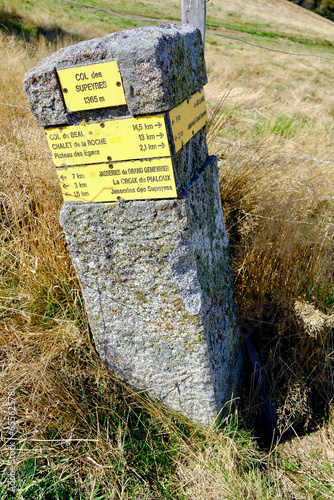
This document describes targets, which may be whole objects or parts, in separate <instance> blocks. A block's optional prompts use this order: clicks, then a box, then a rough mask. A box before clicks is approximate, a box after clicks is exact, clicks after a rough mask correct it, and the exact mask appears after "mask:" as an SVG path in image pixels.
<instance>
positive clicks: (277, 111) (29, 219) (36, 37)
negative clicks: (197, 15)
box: [0, 0, 334, 500]
mask: <svg viewBox="0 0 334 500" xmlns="http://www.w3.org/2000/svg"><path fill="white" fill-rule="evenodd" d="M85 3H86V2H85ZM87 3H89V2H87ZM92 3H93V4H94V5H97V6H100V7H102V8H105V9H111V10H113V11H116V12H119V13H121V14H123V15H126V16H129V17H134V16H148V17H156V18H159V19H165V20H168V19H175V20H178V19H179V18H180V6H179V2H178V1H168V2H165V3H164V4H163V5H161V3H160V2H157V1H156V0H149V1H146V2H127V3H126V2H124V1H121V0H118V1H117V0H115V1H114V2H113V3H112V5H111V3H110V2H107V0H95V2H92ZM207 11H208V12H207V13H208V28H209V30H208V33H207V36H206V62H207V68H208V76H209V83H208V85H207V87H206V97H207V101H208V107H209V110H210V114H211V122H210V126H209V127H208V139H209V145H210V150H211V153H212V154H216V155H217V156H218V157H219V165H220V171H221V197H222V203H223V208H224V214H225V219H226V224H227V228H228V232H229V238H230V243H231V254H232V261H233V270H234V276H235V287H236V299H237V306H238V311H239V318H240V326H241V331H242V333H243V335H245V336H247V337H249V338H250V339H251V341H252V342H253V344H254V345H255V347H256V349H257V350H258V352H259V355H260V357H261V359H262V361H263V367H264V370H265V373H266V375H267V378H268V380H269V384H270V387H271V393H272V398H273V399H274V400H275V404H276V405H277V408H278V410H277V414H278V428H277V430H276V432H273V428H272V426H270V424H268V423H267V422H266V420H265V418H264V414H263V403H264V396H263V394H262V393H261V390H260V389H259V388H258V387H257V385H256V382H255V380H254V376H253V375H252V366H251V363H250V362H249V360H248V355H247V350H246V348H245V377H244V386H243V390H242V393H241V394H240V398H239V400H238V405H237V410H235V411H233V412H230V413H229V414H228V416H227V417H226V418H225V420H224V421H223V422H222V423H221V424H220V425H219V427H217V428H209V429H205V428H202V427H200V426H196V425H193V424H192V423H190V422H188V421H186V420H184V419H182V418H180V417H179V416H177V415H174V414H173V413H171V412H170V411H169V410H168V409H167V408H164V407H163V406H161V405H158V404H154V403H152V401H150V400H149V399H148V398H146V397H145V396H144V395H143V394H136V393H134V392H133V391H131V390H130V389H129V388H127V387H125V386H124V385H123V384H121V383H120V382H119V381H117V380H116V379H114V378H113V377H112V376H111V375H110V374H109V373H107V371H106V369H105V368H104V366H103V365H102V364H101V362H100V361H99V358H98V356H97V354H96V352H95V349H94V345H93V344H92V341H91V338H90V336H89V331H88V325H87V319H86V315H85V311H84V308H83V304H82V297H81V292H80V286H79V283H78V281H77V278H76V276H75V272H74V270H73V268H72V265H71V262H70V259H69V256H68V252H67V248H66V245H65V240H64V235H63V232H62V230H61V227H60V226H59V223H58V216H59V210H60V207H61V203H62V199H61V193H60V189H59V186H58V181H57V179H56V174H55V171H54V166H53V164H52V161H51V155H50V152H49V150H48V147H47V144H46V141H45V136H44V133H43V131H42V130H41V129H39V128H37V127H36V125H35V122H34V119H33V117H32V115H31V113H30V111H29V109H24V108H15V107H10V106H4V105H3V104H0V124H1V125H0V151H1V155H0V165H1V169H0V220H1V234H0V238H1V244H0V255H1V267H0V269H1V280H0V332H1V335H0V353H1V361H2V363H1V367H2V369H1V372H0V407H1V413H2V415H3V416H4V417H3V418H4V419H5V420H4V425H3V426H2V428H1V450H0V457H1V458H0V463H1V465H2V468H1V471H2V472H1V479H0V498H2V499H4V500H5V499H7V498H24V499H29V500H30V499H31V500H35V499H41V500H42V499H43V500H44V499H57V498H58V499H62V500H65V499H77V498H78V499H79V498H80V499H96V500H97V499H102V498H107V499H121V500H135V499H136V500H155V499H158V498H165V499H173V500H174V499H178V500H185V499H189V500H204V499H205V500H221V499H228V500H235V499H240V500H241V499H249V500H264V499H291V500H294V499H298V500H299V499H322V498H334V454H333V449H334V448H333V446H334V432H333V431H334V429H333V425H334V414H333V412H334V409H333V404H332V398H333V397H334V390H333V388H334V370H333V367H334V365H333V349H334V347H333V345H334V342H333V323H334V313H333V303H334V282H333V270H334V269H333V268H334V266H333V264H334V261H333V255H334V253H333V246H334V243H333V233H334V231H333V229H334V221H333V218H334V204H333V185H334V182H333V181H334V170H333V168H334V165H333V163H321V162H318V161H312V160H306V159H303V158H296V157H292V156H287V155H282V154H276V153H274V151H276V152H279V153H288V154H292V155H300V156H302V157H311V158H315V159H319V160H325V161H326V160H327V161H329V162H334V155H333V152H334V145H333V130H334V97H333V92H332V82H333V77H334V25H333V23H331V22H330V21H328V20H326V19H323V18H321V17H319V16H317V15H315V14H313V13H311V12H308V11H305V10H304V9H301V8H299V7H297V6H296V5H294V4H293V3H291V2H288V1H285V0H275V1H274V0H267V1H263V0H262V1H260V0H250V1H248V2H247V9H245V3H244V2H242V1H241V0H233V2H223V1H222V0H219V1H218V0H210V2H209V3H208V4H207ZM147 23H148V22H143V21H134V20H127V19H122V18H117V17H113V16H111V15H110V14H108V13H107V12H103V11H98V10H92V9H87V8H84V7H81V6H79V5H75V4H70V3H67V2H65V1H64V0H59V1H57V2H51V1H50V0H44V1H43V0H29V2H28V1H27V2H19V1H17V0H12V1H8V0H7V1H2V2H0V24H1V25H2V26H3V27H2V28H1V31H0V50H1V55H2V57H1V59H0V103H7V104H13V105H17V106H28V103H27V99H26V97H25V95H24V92H23V89H22V79H23V75H24V73H25V71H27V70H28V69H30V68H31V67H33V66H34V65H35V64H36V63H37V62H38V61H39V60H41V59H42V58H43V57H45V56H46V55H48V54H50V53H51V52H53V51H55V50H56V49H57V48H59V47H60V46H64V45H68V44H70V43H75V42H76V41H78V40H81V39H88V38H91V37H95V36H103V35H104V34H106V33H109V32H112V31H115V30H123V29H128V28H131V27H136V26H141V25H143V24H147ZM209 31H210V32H209ZM211 31H214V32H215V33H216V34H219V35H223V36H224V37H232V38H234V39H230V38H224V37H221V36H217V35H214V34H213V33H211ZM13 32H14V33H15V34H16V35H15V36H14V35H12V33H13ZM18 35H20V36H18ZM22 35H23V36H22ZM236 38H237V39H239V41H238V40H236ZM244 42H247V43H244ZM249 43H251V44H254V45H258V46H261V47H264V48H266V49H271V50H265V49H264V48H259V47H255V46H254V45H249ZM275 51H281V52H275ZM284 52H289V53H294V54H299V55H291V54H286V53H284ZM303 54H304V55H303ZM305 54H311V55H310V56H307V55H305ZM318 55H320V56H322V58H319V57H314V56H318ZM241 146H242V147H241ZM13 401H15V412H14V413H15V419H16V420H15V421H16V434H15V435H14V437H15V438H16V439H17V441H16V445H15V449H14V451H13V452H12V453H14V455H15V463H16V487H17V489H16V493H15V494H11V493H10V492H9V490H8V485H9V477H10V476H9V473H10V456H11V455H10V448H9V446H8V444H9V443H10V442H11V441H10V434H9V429H10V425H9V423H8V411H9V410H8V409H9V405H10V404H12V403H13ZM11 408H13V406H11ZM6 419H7V420H6ZM12 442H13V441H12Z"/></svg>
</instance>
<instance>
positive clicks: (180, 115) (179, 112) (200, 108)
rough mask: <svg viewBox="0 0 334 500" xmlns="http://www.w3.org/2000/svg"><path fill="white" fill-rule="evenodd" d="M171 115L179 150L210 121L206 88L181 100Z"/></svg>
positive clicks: (176, 146)
mask: <svg viewBox="0 0 334 500" xmlns="http://www.w3.org/2000/svg"><path fill="white" fill-rule="evenodd" d="M169 116H170V121H171V124H172V131H173V137H174V144H175V149H176V151H179V150H180V149H181V148H182V147H183V146H184V145H185V144H187V142H188V141H190V139H191V138H192V137H193V136H194V135H195V134H196V133H197V132H198V131H199V130H201V128H203V127H204V125H206V123H207V121H208V114H207V110H206V104H205V96H204V90H203V89H202V90H201V91H199V92H196V93H195V94H193V95H192V96H191V97H189V99H186V100H185V101H183V102H181V104H179V105H178V106H176V108H174V109H172V110H171V111H170V112H169Z"/></svg>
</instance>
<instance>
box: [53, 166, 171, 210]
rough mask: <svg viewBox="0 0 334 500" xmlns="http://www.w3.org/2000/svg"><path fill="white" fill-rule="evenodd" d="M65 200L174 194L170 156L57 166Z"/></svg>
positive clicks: (130, 197) (114, 199)
mask: <svg viewBox="0 0 334 500" xmlns="http://www.w3.org/2000/svg"><path fill="white" fill-rule="evenodd" d="M57 174H58V177H59V181H60V186H61V190H62V193H63V196H64V200H66V201H83V202H92V201H96V202H108V201H117V200H120V199H124V200H147V199H157V198H176V197H177V192H176V186H175V179H174V172H173V165H172V160H171V158H157V159H153V160H142V161H140V160H135V161H122V162H116V163H110V164H109V165H108V164H99V165H96V164H95V165H85V166H83V165H81V166H79V167H64V168H57Z"/></svg>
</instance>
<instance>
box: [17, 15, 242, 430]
mask: <svg viewBox="0 0 334 500" xmlns="http://www.w3.org/2000/svg"><path fill="white" fill-rule="evenodd" d="M110 61H116V62H117V68H118V70H119V81H118V80H117V78H116V80H117V82H116V84H117V86H122V88H123V89H124V98H125V99H124V102H123V103H122V101H117V102H116V101H115V103H114V104H113V101H112V98H111V100H110V102H109V100H108V98H107V97H108V96H107V95H106V94H103V95H104V96H107V97H106V101H105V102H107V101H108V105H107V106H103V105H99V106H100V107H97V108H94V107H93V108H92V107H91V104H88V105H87V106H90V108H89V109H88V107H86V108H85V109H79V110H77V109H75V110H73V109H72V110H71V106H72V104H70V105H69V104H68V101H67V100H66V99H67V96H66V93H68V92H69V89H67V88H64V84H63V83H62V81H61V70H64V69H68V68H78V71H77V73H74V74H75V78H76V79H78V78H81V77H80V75H85V76H86V74H87V75H88V70H89V71H90V69H91V68H90V65H92V64H99V63H107V62H110ZM101 67H102V68H104V67H106V66H101ZM99 68H100V67H99ZM102 73H103V71H102V72H101V73H98V72H97V73H96V74H97V75H99V74H101V75H102ZM92 74H93V72H92ZM82 78H83V77H82ZM87 80H88V78H87ZM89 81H90V80H89ZM101 81H102V80H101ZM206 81H207V80H206V71H205V63H204V55H203V46H202V40H201V35H200V32H199V31H198V30H196V29H195V28H193V27H191V26H185V25H181V26H180V25H173V24H167V25H162V26H158V27H144V28H139V29H135V30H129V31H124V32H119V33H114V34H111V35H108V36H106V37H104V38H100V39H95V40H90V41H85V42H81V43H78V44H77V45H74V46H71V47H66V48H64V49H61V50H59V51H58V52H56V53H54V54H53V55H51V56H50V57H48V58H46V59H44V60H43V61H41V62H40V63H39V64H38V65H37V66H36V67H35V68H33V69H32V70H30V71H29V72H28V73H26V75H25V79H24V87H25V90H26V92H27V95H28V98H29V102H30V106H31V110H32V112H33V114H34V116H35V118H36V121H37V123H38V125H40V126H44V127H45V128H46V134H47V137H48V140H50V137H51V142H49V144H50V147H51V150H52V148H54V150H53V151H52V154H53V158H54V159H55V158H57V157H56V156H55V154H56V153H55V151H58V153H57V154H58V158H59V157H60V156H59V151H60V150H64V151H65V150H66V148H68V151H70V152H73V151H74V152H76V155H77V156H76V158H77V159H76V160H75V161H74V160H73V158H70V157H69V155H70V154H68V155H67V156H68V158H67V159H66V160H64V164H61V165H59V163H58V164H57V161H56V160H55V163H56V166H57V169H58V175H59V178H60V182H61V186H62V190H63V193H64V198H65V201H64V204H63V207H62V210H61V215H60V222H61V225H62V227H63V228H64V231H65V235H66V239H67V242H68V245H69V249H70V253H71V257H72V261H73V264H74V267H75V269H76V271H77V273H78V276H79V279H80V283H81V287H82V293H83V296H84V300H85V305H86V309H87V314H88V319H89V324H90V328H91V331H92V334H93V337H94V340H95V344H96V348H97V350H98V352H99V354H100V356H101V358H102V359H103V361H104V362H105V363H106V365H107V366H108V368H109V369H110V371H111V372H112V373H114V374H116V375H117V376H118V377H120V378H121V379H123V380H124V381H126V382H127V383H129V384H130V385H131V386H133V387H134V388H137V389H139V390H145V391H147V393H148V394H149V395H150V396H151V397H152V398H154V399H157V400H159V401H162V402H163V403H165V404H167V405H168V406H170V407H171V408H173V409H174V410H176V411H179V412H181V413H182V414H183V415H185V416H187V417H189V418H190V419H192V420H194V421H197V422H201V423H204V424H209V423H212V422H213V421H214V420H215V418H216V416H217V414H218V413H219V412H220V411H221V409H222V408H223V407H224V405H225V403H226V402H228V401H229V400H230V399H231V398H232V397H233V395H235V392H236V390H237V388H238V386H239V381H240V376H241V348H240V339H239V331H238V326H237V318H236V308H235V301H234V294H233V279H232V270H231V265H230V260H229V243H228V238H227V235H226V230H225V226H224V220H223V213H222V207H221V201H220V196H219V183H218V168H217V160H216V158H215V157H210V156H208V151H207V144H206V134H205V121H203V120H205V116H204V115H205V113H206V111H202V110H203V101H204V94H203V86H204V85H205V83H206ZM78 85H83V84H82V82H81V81H78ZM99 85H100V87H103V86H104V87H105V88H106V89H107V87H108V86H111V85H109V80H108V81H104V83H98V84H96V85H95V84H94V83H93V84H91V83H89V84H87V87H78V89H79V90H74V93H75V92H76V91H77V92H78V93H80V92H81V90H82V91H83V92H86V91H87V92H88V90H90V89H95V88H99ZM73 88H74V89H75V88H76V85H74V87H73ZM87 89H88V90H87ZM110 92H112V89H111V90H110ZM92 95H93V94H92ZM198 96H199V97H198ZM75 97H76V95H75ZM92 99H93V98H90V97H89V98H86V101H87V102H88V101H90V100H92ZM94 99H95V100H97V101H98V100H99V99H100V100H101V99H102V101H104V99H105V97H102V98H99V97H97V98H95V97H94ZM182 103H183V104H182ZM204 105H205V103H204ZM180 106H184V107H180ZM197 106H198V108H197V109H198V110H201V112H200V111H198V115H196V110H195V108H196V107H197ZM79 107H80V106H79ZM190 107H191V110H190ZM173 110H180V111H179V114H178V111H177V112H176V113H175V112H173ZM191 113H192V115H191ZM194 113H195V114H194ZM188 114H189V116H190V115H191V116H190V118H189V120H188V122H187V117H188ZM194 116H195V118H193V117H194ZM145 117H149V119H155V117H157V119H158V121H157V122H154V123H156V124H157V125H154V126H153V125H152V126H151V127H152V128H154V127H157V130H156V131H154V130H153V131H150V135H149V134H146V135H145V140H146V138H149V137H150V138H151V139H152V137H155V138H156V140H158V138H157V136H159V138H160V137H163V138H162V142H161V146H160V143H158V142H155V144H156V146H154V147H155V149H154V150H153V146H152V157H151V158H149V157H148V154H146V157H145V158H140V157H139V156H138V154H137V153H136V152H134V153H133V156H132V157H131V160H130V161H129V159H127V161H126V162H125V161H123V159H122V158H121V157H119V158H117V159H116V161H115V162H114V161H113V159H114V158H115V154H116V155H117V152H115V151H116V149H115V148H116V146H114V145H113V143H116V142H115V141H116V139H117V140H118V138H114V137H110V136H108V137H107V136H106V137H107V139H106V140H104V139H102V142H103V141H104V144H105V145H106V146H105V147H106V148H107V151H108V153H107V154H108V156H107V157H106V158H105V157H104V156H103V162H102V161H101V160H100V158H99V156H100V157H101V158H102V153H101V154H100V150H96V151H97V152H96V155H95V157H96V159H94V158H95V157H93V159H92V158H91V157H90V159H89V164H86V163H85V161H86V159H87V158H88V153H87V156H85V155H86V153H85V152H84V151H85V149H84V148H85V146H84V145H85V144H87V140H86V139H87V138H85V141H82V143H81V144H82V145H81V144H80V141H77V142H75V143H74V141H72V142H70V141H71V137H72V136H74V137H77V136H80V133H81V136H84V135H85V134H86V135H87V134H88V130H89V134H93V132H94V130H95V129H94V126H93V125H92V124H96V130H95V132H94V133H100V132H99V130H100V128H102V129H101V134H100V135H99V136H98V137H102V138H103V137H104V135H103V134H104V131H103V128H104V127H105V126H106V125H108V123H109V121H112V120H114V123H117V124H119V126H120V127H121V128H122V126H123V124H124V123H125V122H122V120H123V119H124V120H128V119H131V118H136V119H138V120H139V119H142V118H145ZM120 118H122V120H120ZM178 120H180V122H182V120H183V121H184V124H185V125H183V129H184V130H183V129H182V130H181V129H180V128H179V129H177V128H175V127H176V125H175V123H174V122H175V121H178ZM127 123H130V122H127ZM131 123H132V122H131ZM136 123H137V122H136ZM138 123H139V121H138ZM150 123H151V122H150ZM152 123H153V122H152ZM158 123H162V124H163V126H162V128H161V129H160V128H159V125H158ZM182 123H183V122H182ZM79 125H80V126H79ZM80 127H81V128H80ZM89 127H91V128H89ZM92 127H93V128H92ZM99 127H100V128H99ZM121 128H120V130H121ZM93 129H94V130H93ZM135 129H136V127H135V126H133V128H132V129H131V130H133V132H131V133H130V134H129V135H128V137H126V138H124V136H120V138H119V141H123V142H124V140H127V141H129V147H130V143H131V144H132V142H131V141H132V139H133V140H134V141H138V137H139V134H138V133H137V132H136V131H135ZM78 130H79V131H81V132H77V131H78ZM71 131H74V132H71ZM82 131H83V132H82ZM157 132H159V134H160V135H159V134H158V133H157ZM183 132H184V133H183ZM62 134H63V135H62ZM120 134H121V132H120ZM132 134H133V135H134V138H132ZM187 134H188V135H187ZM52 137H55V138H56V139H55V142H54V143H52V140H53V139H52ZM62 137H69V139H66V140H65V139H64V141H65V142H61V141H63V139H62ZM87 137H88V135H87ZM109 140H110V145H109V146H108V144H109V142H108V141H109ZM152 140H153V139H152ZM66 141H67V142H66ZM159 141H160V139H159ZM163 141H165V142H163ZM148 144H149V143H148ZM152 144H153V143H152ZM157 146H159V147H160V149H159V148H158V147H157ZM131 147H133V148H134V149H133V151H137V149H136V147H137V146H136V145H135V146H131ZM109 148H110V153H109ZM166 148H167V149H166ZM131 151H132V150H131ZM101 152H102V149H101ZM80 154H81V156H82V158H83V159H82V160H78V155H80ZM92 154H93V153H92ZM94 154H95V153H94ZM119 154H120V155H121V154H123V153H119ZM131 154H132V153H129V155H130V156H131ZM103 155H105V153H103ZM129 155H128V156H129ZM160 155H161V156H160ZM61 157H62V158H66V154H65V153H62V156H61ZM59 161H63V160H59ZM73 161H74V163H72V162H73ZM80 161H82V163H80ZM99 161H100V162H99ZM94 162H95V163H94ZM131 162H132V163H131ZM134 162H135V163H134ZM138 162H140V163H138ZM169 162H170V163H169ZM165 163H166V165H165ZM131 164H133V165H135V166H136V169H137V170H136V171H137V172H138V171H140V172H151V174H147V173H146V174H145V175H146V177H145V175H144V174H142V175H143V176H144V177H139V176H137V177H135V174H132V172H134V170H133V169H132V170H131V169H130V167H129V165H130V166H131ZM74 165H75V166H74ZM138 165H139V167H138ZM156 165H160V166H158V167H157V166H156ZM161 165H162V166H161ZM152 166H153V168H152ZM170 166H171V167H170ZM93 168H94V169H95V170H94V172H93ZM108 169H112V172H113V179H114V180H115V179H116V178H117V179H118V180H119V183H122V182H124V183H128V182H131V183H133V185H134V186H138V188H137V189H136V190H135V189H134V191H135V194H130V195H129V194H128V190H127V189H128V188H126V189H123V190H120V189H119V190H118V191H117V192H118V193H121V194H120V196H117V199H115V196H114V197H112V196H111V198H110V201H104V202H96V201H92V199H88V198H87V199H85V197H84V195H87V196H88V194H89V193H88V191H89V189H90V188H89V186H90V184H89V182H90V181H91V179H90V177H89V175H90V176H92V178H93V177H94V179H96V175H97V176H100V177H101V176H103V175H107V174H108V172H109V170H108ZM170 169H172V172H169V173H170V175H171V174H173V176H174V180H173V176H171V177H169V178H170V179H171V180H170V182H171V183H172V182H175V191H172V189H171V188H168V189H170V191H166V190H164V189H163V188H161V186H162V184H159V182H160V181H162V179H164V178H165V177H166V176H165V177H164V176H163V175H161V174H162V173H164V174H165V173H166V172H167V170H170ZM162 170H163V172H162ZM152 171H153V172H154V174H152ZM73 172H74V173H73ZM78 172H81V173H80V176H81V177H82V176H83V177H82V178H84V179H85V184H83V183H82V184H81V185H85V186H86V187H85V190H86V191H85V192H83V191H82V190H81V191H80V190H78V191H77V192H78V193H79V194H78V198H77V199H76V198H75V196H76V195H74V194H73V193H75V191H69V189H70V188H71V186H69V185H68V184H66V182H68V181H65V183H64V184H62V179H66V178H70V176H71V175H72V177H73V179H75V181H77V178H76V177H78ZM96 172H97V173H96ZM122 172H123V173H124V175H125V172H127V173H128V174H127V175H128V178H131V179H132V180H131V181H126V180H124V179H125V177H124V178H123V177H122V175H123V174H122ZM130 172H131V174H130ZM109 173H110V172H109ZM114 174H115V175H114ZM129 176H130V177H129ZM167 177H168V176H167ZM167 177H166V178H167ZM87 179H88V180H87ZM122 179H123V180H122ZM133 179H136V180H133ZM111 181H112V179H111V177H110V175H109V176H108V179H106V181H105V182H106V183H107V184H106V185H107V186H108V187H107V188H106V189H107V191H106V192H107V194H106V196H108V193H109V191H108V189H109V190H110V193H112V192H113V191H112V189H114V188H112V182H111ZM94 182H95V180H94ZM101 182H102V181H101ZM103 182H104V181H103ZM108 182H109V184H108ZM140 182H143V183H144V184H143V185H146V186H148V185H149V184H150V183H151V184H150V186H151V187H150V188H148V189H149V190H148V192H146V195H145V199H141V195H140V191H139V188H140V186H141V184H140ZM76 185H77V184H76ZM64 186H65V187H64ZM66 186H67V187H66ZM152 186H156V187H152ZM73 189H74V188H73ZM78 189H79V188H78ZM166 189H167V188H166ZM173 189H174V188H173ZM115 192H116V191H115ZM123 192H124V193H126V194H124V195H122V193H123ZM171 193H172V194H171ZM173 193H174V194H173ZM151 195H152V198H150V196H151ZM129 197H130V198H129ZM126 198H127V199H126ZM69 199H70V200H71V201H67V200H69Z"/></svg>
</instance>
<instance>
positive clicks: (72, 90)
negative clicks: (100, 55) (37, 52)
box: [57, 61, 126, 112]
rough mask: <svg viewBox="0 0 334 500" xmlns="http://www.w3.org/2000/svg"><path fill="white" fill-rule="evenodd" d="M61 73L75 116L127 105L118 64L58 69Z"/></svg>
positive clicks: (67, 100) (70, 106) (113, 62)
mask: <svg viewBox="0 0 334 500" xmlns="http://www.w3.org/2000/svg"><path fill="white" fill-rule="evenodd" d="M57 73H58V77H59V81H60V86H61V89H62V92H63V96H64V101H65V105H66V107H67V108H68V110H69V111H71V112H73V111H82V110H84V109H96V108H105V107H107V106H121V105H123V104H126V100H125V95H124V88H123V83H122V78H121V74H120V72H119V69H118V66H117V62H116V61H109V62H104V63H98V64H88V65H87V66H79V67H78V66H77V67H74V68H66V69H58V70H57Z"/></svg>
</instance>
